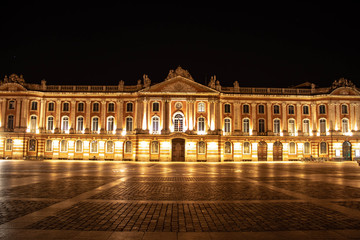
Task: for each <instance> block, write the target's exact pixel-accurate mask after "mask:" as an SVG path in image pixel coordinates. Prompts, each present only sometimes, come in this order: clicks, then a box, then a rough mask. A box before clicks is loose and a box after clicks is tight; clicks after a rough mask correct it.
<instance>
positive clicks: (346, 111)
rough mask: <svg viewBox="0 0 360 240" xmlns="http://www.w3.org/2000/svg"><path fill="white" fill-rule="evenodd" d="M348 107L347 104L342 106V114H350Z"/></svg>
mask: <svg viewBox="0 0 360 240" xmlns="http://www.w3.org/2000/svg"><path fill="white" fill-rule="evenodd" d="M348 113H349V112H348V106H347V105H346V104H343V105H341V114H348Z"/></svg>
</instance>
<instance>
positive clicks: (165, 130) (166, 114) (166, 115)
mask: <svg viewBox="0 0 360 240" xmlns="http://www.w3.org/2000/svg"><path fill="white" fill-rule="evenodd" d="M169 102H170V99H168V98H163V105H164V111H163V117H162V118H163V129H162V130H161V134H169V132H170V131H169V112H170V109H169Z"/></svg>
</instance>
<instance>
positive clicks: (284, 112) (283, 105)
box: [281, 103, 288, 136]
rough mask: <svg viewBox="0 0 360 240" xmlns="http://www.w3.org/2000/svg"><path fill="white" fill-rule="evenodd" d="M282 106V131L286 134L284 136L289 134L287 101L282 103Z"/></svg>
mask: <svg viewBox="0 0 360 240" xmlns="http://www.w3.org/2000/svg"><path fill="white" fill-rule="evenodd" d="M281 106H282V110H281V115H282V121H281V122H282V124H281V125H282V132H283V134H284V136H285V135H287V133H288V132H287V125H288V123H287V117H286V116H287V111H286V103H282V104H281Z"/></svg>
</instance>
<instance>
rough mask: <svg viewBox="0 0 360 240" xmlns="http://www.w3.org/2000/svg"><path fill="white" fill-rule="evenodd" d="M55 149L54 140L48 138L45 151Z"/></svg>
mask: <svg viewBox="0 0 360 240" xmlns="http://www.w3.org/2000/svg"><path fill="white" fill-rule="evenodd" d="M52 149H53V141H52V140H49V139H48V140H46V145H45V152H52Z"/></svg>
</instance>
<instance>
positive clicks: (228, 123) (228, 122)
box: [224, 118, 231, 133]
mask: <svg viewBox="0 0 360 240" xmlns="http://www.w3.org/2000/svg"><path fill="white" fill-rule="evenodd" d="M224 132H225V133H230V132H231V119H230V118H225V120H224Z"/></svg>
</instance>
